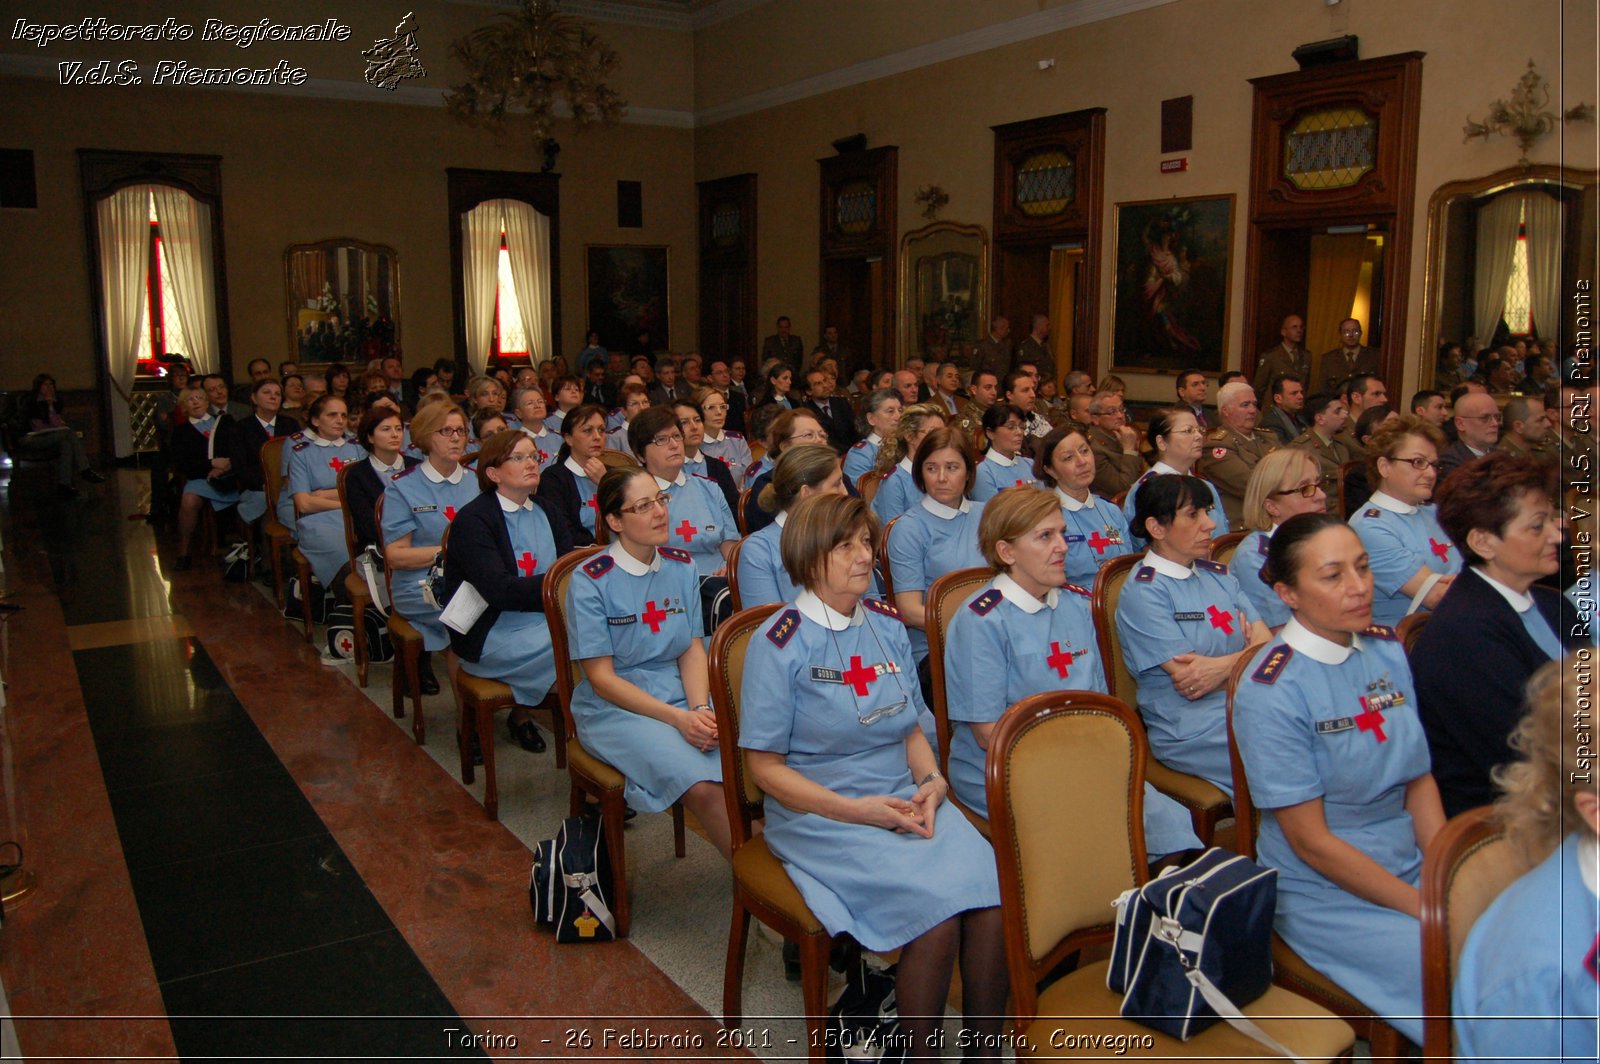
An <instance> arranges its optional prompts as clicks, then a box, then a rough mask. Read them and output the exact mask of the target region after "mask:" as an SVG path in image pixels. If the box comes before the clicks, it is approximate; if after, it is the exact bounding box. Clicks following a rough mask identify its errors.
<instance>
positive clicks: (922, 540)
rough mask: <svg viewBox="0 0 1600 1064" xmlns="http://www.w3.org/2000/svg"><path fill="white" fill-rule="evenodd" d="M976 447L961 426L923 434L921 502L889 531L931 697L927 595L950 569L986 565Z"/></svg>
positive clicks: (897, 598) (918, 463) (899, 602)
mask: <svg viewBox="0 0 1600 1064" xmlns="http://www.w3.org/2000/svg"><path fill="white" fill-rule="evenodd" d="M970 447H971V444H969V443H968V442H967V438H966V437H965V436H963V435H962V434H961V430H959V429H947V428H944V427H943V426H940V427H938V428H935V429H934V430H933V431H932V432H928V433H926V434H924V435H923V437H922V442H920V443H919V444H917V450H916V454H915V455H914V458H913V463H912V466H911V476H912V479H913V482H914V484H915V486H916V490H917V497H918V498H919V499H920V500H921V501H920V502H919V503H918V504H917V505H915V506H913V507H912V508H911V509H910V510H907V511H906V513H905V515H904V516H903V517H902V518H901V519H900V520H899V521H897V522H895V526H894V527H893V528H892V529H890V530H889V532H888V536H889V574H890V576H889V582H890V584H891V585H893V587H894V604H895V608H896V609H898V610H899V611H900V616H901V617H903V618H905V622H906V628H907V629H908V631H909V634H910V637H911V649H912V652H913V653H914V654H915V655H916V658H917V671H918V673H919V674H921V677H922V681H923V683H922V686H923V696H924V697H925V698H926V697H927V694H928V692H929V690H930V687H929V684H930V683H931V678H930V677H929V672H928V668H927V660H928V636H927V634H926V633H925V632H924V631H923V626H924V625H925V623H926V617H927V607H926V603H925V601H924V596H926V595H927V592H928V588H929V587H930V586H931V585H932V584H933V582H934V581H935V580H937V579H939V577H941V576H943V575H944V574H945V573H953V572H955V571H956V570H957V569H966V568H970V567H971V566H974V565H983V564H985V562H984V558H983V551H981V550H979V549H978V522H979V520H980V519H982V517H983V507H984V504H983V503H981V502H973V501H972V500H971V499H968V498H967V497H966V495H967V490H968V489H969V488H971V487H972V478H973V476H974V475H975V474H974V471H973V462H972V451H971V450H970V449H969V448H970Z"/></svg>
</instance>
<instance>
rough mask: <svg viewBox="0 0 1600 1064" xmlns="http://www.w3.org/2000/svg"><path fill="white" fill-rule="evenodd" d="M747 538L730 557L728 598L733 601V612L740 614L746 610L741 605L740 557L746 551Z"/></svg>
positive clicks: (736, 547)
mask: <svg viewBox="0 0 1600 1064" xmlns="http://www.w3.org/2000/svg"><path fill="white" fill-rule="evenodd" d="M749 538H750V537H749V536H745V537H743V538H742V539H740V540H739V542H737V543H735V544H734V545H733V553H732V554H730V555H728V596H729V597H730V598H731V599H732V600H733V612H734V613H738V612H739V611H740V610H742V609H744V607H743V606H741V605H740V604H739V555H740V553H741V552H743V550H744V541H745V540H746V539H749Z"/></svg>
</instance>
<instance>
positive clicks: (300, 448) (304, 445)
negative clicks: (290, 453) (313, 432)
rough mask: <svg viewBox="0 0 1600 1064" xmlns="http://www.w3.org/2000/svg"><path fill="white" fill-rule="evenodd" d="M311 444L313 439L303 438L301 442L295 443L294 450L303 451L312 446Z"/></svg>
mask: <svg viewBox="0 0 1600 1064" xmlns="http://www.w3.org/2000/svg"><path fill="white" fill-rule="evenodd" d="M310 446H311V441H310V440H301V441H300V442H299V443H297V444H295V445H294V450H296V451H303V450H305V449H306V448H307V447H310Z"/></svg>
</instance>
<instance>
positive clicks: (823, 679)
mask: <svg viewBox="0 0 1600 1064" xmlns="http://www.w3.org/2000/svg"><path fill="white" fill-rule="evenodd" d="M811 678H812V679H813V680H816V681H817V682H818V683H844V673H843V672H841V671H839V670H838V669H825V668H823V667H822V666H821V665H813V666H811Z"/></svg>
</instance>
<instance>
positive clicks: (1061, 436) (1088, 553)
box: [1033, 425, 1133, 587]
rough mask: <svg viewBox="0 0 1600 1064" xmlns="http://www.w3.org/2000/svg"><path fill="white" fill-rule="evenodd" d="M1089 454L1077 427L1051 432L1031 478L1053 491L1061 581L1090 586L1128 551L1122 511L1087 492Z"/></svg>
mask: <svg viewBox="0 0 1600 1064" xmlns="http://www.w3.org/2000/svg"><path fill="white" fill-rule="evenodd" d="M1095 461H1096V460H1095V454H1094V450H1093V448H1091V447H1090V445H1089V436H1088V433H1087V432H1085V430H1084V429H1083V428H1082V426H1078V425H1066V426H1063V427H1062V428H1059V429H1055V430H1054V431H1052V432H1051V433H1050V434H1049V435H1048V436H1046V437H1045V438H1044V439H1043V440H1042V441H1040V443H1039V451H1038V457H1037V458H1035V459H1034V462H1033V475H1034V476H1036V477H1038V478H1039V482H1040V483H1041V484H1043V485H1045V486H1046V487H1049V488H1053V489H1055V495H1056V501H1057V502H1058V503H1059V504H1060V506H1061V517H1062V520H1064V521H1065V522H1066V524H1065V535H1066V540H1067V560H1066V574H1067V579H1068V580H1071V581H1074V582H1075V583H1079V584H1082V585H1084V586H1085V587H1093V586H1094V578H1095V576H1096V575H1098V574H1099V572H1100V567H1101V566H1102V565H1104V564H1105V563H1106V562H1108V561H1110V560H1111V559H1112V558H1116V557H1119V556H1121V555H1123V554H1127V553H1128V552H1129V551H1131V550H1133V534H1132V533H1131V532H1130V531H1129V529H1128V519H1127V518H1126V517H1124V516H1122V511H1121V510H1119V509H1117V508H1116V507H1115V506H1113V505H1112V504H1111V503H1110V502H1109V501H1107V500H1106V499H1102V498H1100V497H1099V496H1097V495H1096V494H1095V493H1094V492H1093V491H1091V490H1090V488H1091V486H1092V485H1093V484H1094V478H1095Z"/></svg>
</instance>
